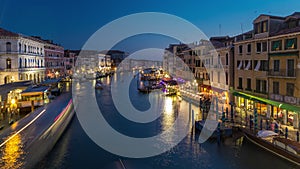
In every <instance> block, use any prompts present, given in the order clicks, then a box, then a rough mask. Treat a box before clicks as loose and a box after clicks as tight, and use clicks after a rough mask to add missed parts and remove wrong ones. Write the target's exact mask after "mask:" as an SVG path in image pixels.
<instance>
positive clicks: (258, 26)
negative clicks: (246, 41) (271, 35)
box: [254, 23, 261, 34]
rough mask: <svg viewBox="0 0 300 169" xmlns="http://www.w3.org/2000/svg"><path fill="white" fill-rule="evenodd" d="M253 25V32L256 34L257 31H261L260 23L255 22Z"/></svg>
mask: <svg viewBox="0 0 300 169" xmlns="http://www.w3.org/2000/svg"><path fill="white" fill-rule="evenodd" d="M254 27H255V33H256V34H257V33H261V27H260V23H256V24H255V25H254Z"/></svg>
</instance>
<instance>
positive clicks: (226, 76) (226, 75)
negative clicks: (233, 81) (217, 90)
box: [225, 72, 228, 85]
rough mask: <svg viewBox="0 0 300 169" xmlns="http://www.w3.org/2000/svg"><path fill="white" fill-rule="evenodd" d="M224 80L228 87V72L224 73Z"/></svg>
mask: <svg viewBox="0 0 300 169" xmlns="http://www.w3.org/2000/svg"><path fill="white" fill-rule="evenodd" d="M225 78H226V85H228V72H226V74H225Z"/></svg>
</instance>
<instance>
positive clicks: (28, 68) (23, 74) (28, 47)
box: [0, 28, 45, 84]
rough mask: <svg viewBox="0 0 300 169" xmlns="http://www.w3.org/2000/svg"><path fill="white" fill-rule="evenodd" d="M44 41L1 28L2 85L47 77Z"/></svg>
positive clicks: (36, 81) (40, 79)
mask: <svg viewBox="0 0 300 169" xmlns="http://www.w3.org/2000/svg"><path fill="white" fill-rule="evenodd" d="M44 54H45V53H44V43H43V41H41V40H39V39H36V38H33V37H28V36H24V35H21V34H17V33H13V32H10V31H8V30H5V29H2V28H0V84H7V83H12V82H16V81H24V80H32V81H33V83H39V82H41V81H43V80H44V77H45V60H44Z"/></svg>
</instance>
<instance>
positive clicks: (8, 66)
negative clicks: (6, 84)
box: [6, 58, 11, 69]
mask: <svg viewBox="0 0 300 169" xmlns="http://www.w3.org/2000/svg"><path fill="white" fill-rule="evenodd" d="M6 69H11V59H10V58H8V59H6Z"/></svg>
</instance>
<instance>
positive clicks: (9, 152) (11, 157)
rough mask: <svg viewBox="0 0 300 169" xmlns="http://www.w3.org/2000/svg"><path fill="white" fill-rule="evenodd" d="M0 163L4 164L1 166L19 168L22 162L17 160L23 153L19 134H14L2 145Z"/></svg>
mask: <svg viewBox="0 0 300 169" xmlns="http://www.w3.org/2000/svg"><path fill="white" fill-rule="evenodd" d="M2 151H3V156H2V159H1V163H2V164H3V165H4V166H2V168H7V169H8V168H21V167H22V162H21V161H18V160H19V158H20V157H21V155H22V154H23V153H24V152H23V150H22V146H21V136H20V135H19V134H17V135H15V136H14V137H13V138H12V139H10V140H9V141H8V142H7V143H6V144H5V147H4V150H2Z"/></svg>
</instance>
